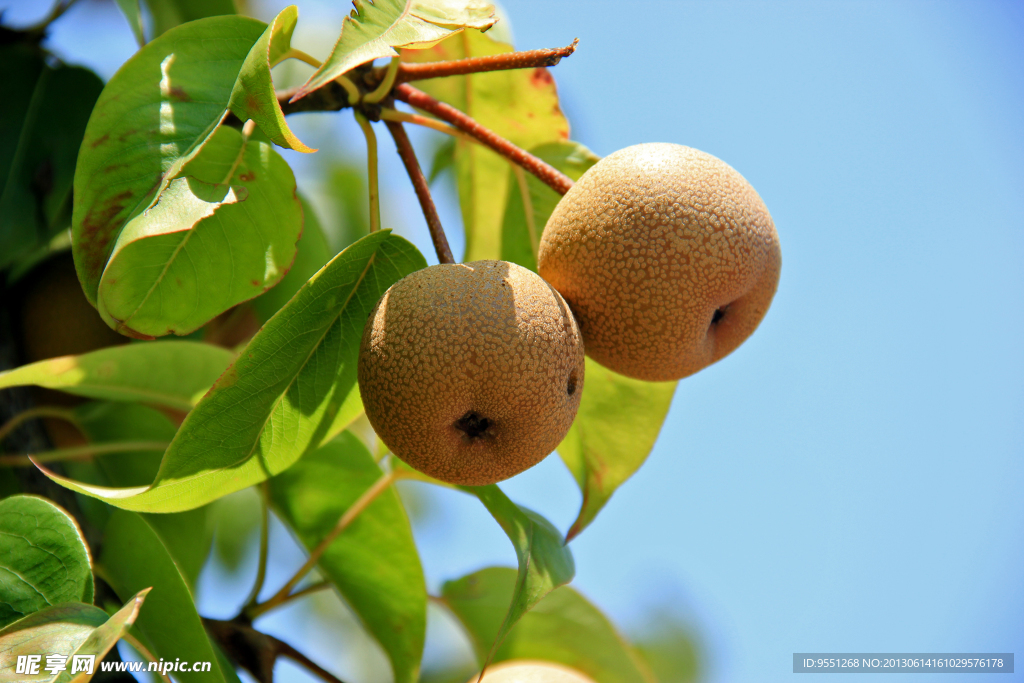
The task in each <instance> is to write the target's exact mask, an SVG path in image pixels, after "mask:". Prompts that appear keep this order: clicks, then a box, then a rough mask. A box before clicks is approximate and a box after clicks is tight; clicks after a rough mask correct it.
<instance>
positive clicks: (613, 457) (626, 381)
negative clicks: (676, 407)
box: [558, 358, 676, 541]
mask: <svg viewBox="0 0 1024 683" xmlns="http://www.w3.org/2000/svg"><path fill="white" fill-rule="evenodd" d="M586 377H587V381H586V383H585V384H584V385H583V396H582V397H581V398H580V408H579V411H578V412H577V413H576V421H575V422H573V424H572V427H570V428H569V433H568V434H566V436H565V439H564V440H563V441H562V443H561V444H559V446H558V454H559V455H560V456H561V457H562V460H563V461H564V462H565V464H566V465H567V466H568V467H569V471H570V472H572V475H573V477H575V479H576V483H577V484H578V485H579V487H580V491H581V492H582V493H583V504H582V505H581V507H580V514H579V516H578V517H577V518H576V521H575V522H573V525H572V527H571V528H570V529H569V533H568V534H566V538H567V539H568V540H570V541H571V540H572V539H573V538H575V537H576V536H578V535H579V534H580V532H582V531H583V530H584V529H585V528H587V526H588V525H589V524H590V523H591V522H593V521H594V518H595V517H597V513H598V512H600V511H601V508H603V507H604V506H605V503H607V502H608V499H609V498H611V497H612V494H613V493H615V489H617V488H619V486H621V485H622V484H623V483H624V482H625V481H626V480H627V479H629V478H630V477H631V476H633V473H634V472H636V471H637V470H638V469H640V466H641V465H643V464H644V461H645V460H646V459H647V456H648V455H650V453H651V449H652V448H654V442H655V441H657V439H658V432H660V431H661V425H662V423H663V422H664V421H665V416H666V415H667V414H668V408H669V405H671V403H672V396H673V395H674V394H675V390H676V382H642V381H640V380H638V379H630V378H629V377H623V376H622V375H619V374H617V373H615V372H612V371H611V370H609V369H607V368H605V367H603V366H601V365H598V364H597V363H595V362H594V361H592V360H590V358H587V367H586Z"/></svg>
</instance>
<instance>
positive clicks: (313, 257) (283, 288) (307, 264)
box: [252, 195, 334, 324]
mask: <svg viewBox="0 0 1024 683" xmlns="http://www.w3.org/2000/svg"><path fill="white" fill-rule="evenodd" d="M299 199H300V200H301V202H302V214H303V217H304V221H303V222H304V225H303V227H302V237H300V238H299V241H298V243H297V244H296V245H295V246H296V252H295V261H294V262H293V263H292V267H291V270H289V271H288V274H287V275H285V276H284V277H283V278H281V281H280V282H278V283H277V285H275V286H274V288H273V289H271V290H270V291H268V292H266V293H265V294H263V295H261V296H259V297H257V298H255V299H253V301H252V308H253V310H254V311H255V312H256V317H257V318H258V319H259V321H260V323H261V324H262V323H265V322H267V321H268V320H270V318H271V317H273V315H274V314H275V313H277V312H278V311H279V310H280V309H281V307H282V306H284V305H285V304H286V303H288V301H289V300H291V298H292V297H293V296H295V293H296V292H297V291H299V290H300V289H301V288H302V285H304V284H306V281H307V280H309V278H311V277H313V275H314V274H315V273H316V271H318V270H320V269H321V268H322V267H323V266H324V264H325V263H327V262H328V261H330V260H331V257H332V256H333V255H334V253H333V252H332V251H331V249H330V247H328V246H327V238H326V237H325V236H324V231H323V228H322V227H321V224H320V219H319V218H317V215H316V211H314V210H313V206H312V205H311V204H310V203H309V202H308V201H306V199H305V198H304V197H303V196H302V195H299Z"/></svg>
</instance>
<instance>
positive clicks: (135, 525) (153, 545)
mask: <svg viewBox="0 0 1024 683" xmlns="http://www.w3.org/2000/svg"><path fill="white" fill-rule="evenodd" d="M99 564H100V566H101V567H102V568H103V572H104V574H103V576H104V578H105V579H107V581H108V583H110V587H111V588H113V589H114V592H116V593H117V595H118V596H119V597H120V598H121V599H122V600H127V598H126V596H131V595H133V594H135V593H138V592H139V591H142V590H144V589H146V588H149V587H152V588H153V592H152V593H151V594H150V595H149V596H148V597H147V598H146V609H145V610H143V611H142V612H141V613H140V614H139V616H138V619H137V620H136V622H135V626H136V628H138V629H139V631H140V632H141V633H142V635H143V636H144V637H145V639H146V642H147V643H148V644H149V646H150V648H151V649H152V652H153V654H154V655H156V656H157V657H161V658H163V659H170V660H174V659H175V658H179V657H180V658H181V659H182V660H185V661H193V662H213V666H212V667H211V670H210V671H208V672H199V671H179V672H176V673H175V678H177V679H178V680H179V681H181V682H182V683H223V681H224V676H223V674H222V673H221V670H220V665H219V663H218V662H217V656H216V654H215V653H214V649H213V645H212V644H211V643H210V639H209V637H207V635H206V631H205V629H204V628H203V623H202V621H201V620H200V618H199V614H198V613H197V612H196V607H195V603H194V601H193V598H192V594H191V593H190V592H189V589H188V585H187V584H186V583H185V578H184V577H183V576H182V575H181V571H180V570H179V569H178V566H177V565H176V564H175V562H174V559H173V558H172V557H171V554H170V553H169V552H168V550H167V547H166V546H165V545H164V544H163V542H162V541H161V540H160V536H159V535H158V534H157V533H156V531H154V530H153V527H152V526H150V525H149V523H147V522H146V520H144V519H143V518H142V516H140V515H137V514H135V513H133V512H128V511H125V510H117V511H115V512H114V514H113V515H111V517H110V521H109V522H108V523H107V527H106V530H105V533H104V537H103V551H102V553H101V554H100V561H99Z"/></svg>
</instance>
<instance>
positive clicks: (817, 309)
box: [8, 0, 1024, 683]
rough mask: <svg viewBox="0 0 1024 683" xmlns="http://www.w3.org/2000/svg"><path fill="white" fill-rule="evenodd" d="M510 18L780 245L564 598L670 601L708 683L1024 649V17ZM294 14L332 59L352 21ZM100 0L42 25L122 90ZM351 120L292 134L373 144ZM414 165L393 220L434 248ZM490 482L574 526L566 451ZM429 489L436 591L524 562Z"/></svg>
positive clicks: (575, 87)
mask: <svg viewBox="0 0 1024 683" xmlns="http://www.w3.org/2000/svg"><path fill="white" fill-rule="evenodd" d="M34 4H35V3H20V4H16V5H14V6H12V8H11V13H10V15H9V19H8V20H13V19H15V18H17V17H19V16H26V17H27V16H30V15H32V13H33V7H32V5H34ZM504 4H505V7H506V9H507V11H508V14H509V16H510V17H511V23H512V25H513V30H514V34H515V37H516V42H517V46H518V47H520V48H523V49H529V48H536V47H549V46H555V45H564V44H567V43H569V42H570V41H571V40H572V39H573V38H575V37H579V38H580V46H579V49H578V51H577V52H576V54H575V55H573V56H572V57H571V58H569V59H566V60H563V62H562V63H561V64H560V65H559V66H558V67H556V69H555V70H554V73H555V77H556V80H557V82H558V85H559V88H560V93H561V96H562V99H563V104H564V108H565V110H566V112H567V114H568V115H569V117H570V121H571V122H572V124H573V131H574V134H573V137H574V138H575V139H578V140H580V141H581V142H583V143H585V144H586V145H588V146H589V147H590V148H591V149H593V150H594V151H595V152H597V153H598V154H601V155H606V154H608V153H611V152H613V151H615V150H616V149H620V148H622V147H626V146H628V145H632V144H636V143H640V142H653V141H657V142H675V143H680V144H685V145H690V146H693V147H697V148H699V149H702V150H704V151H706V152H709V153H711V154H714V155H715V156H718V157H720V158H721V159H723V160H725V161H726V162H728V163H729V164H731V165H732V166H733V167H734V168H736V169H737V170H739V171H740V172H741V173H742V174H744V176H746V178H747V179H748V180H749V181H750V182H751V183H752V184H753V186H754V187H755V188H756V189H757V190H758V192H759V193H760V194H761V196H762V198H763V199H764V201H765V203H766V204H767V206H768V208H769V210H770V211H771V213H772V216H773V218H774V220H775V223H776V226H777V228H778V232H779V235H780V239H781V242H782V250H783V269H782V279H781V283H780V286H779V290H778V294H777V295H776V298H775V302H774V303H773V305H772V309H771V311H770V312H769V314H768V316H767V318H766V319H765V321H764V323H763V324H762V325H761V327H760V329H759V330H758V331H757V333H756V334H755V335H754V336H753V337H752V338H751V339H750V340H748V341H747V342H746V343H745V344H744V345H743V346H742V347H741V348H740V349H739V350H737V351H736V352H735V353H734V354H732V355H731V356H730V357H728V358H726V359H724V360H723V361H721V362H720V363H718V364H717V365H715V366H713V367H711V368H708V369H707V370H704V371H702V372H701V373H699V374H697V375H695V376H693V377H690V378H688V379H686V380H684V381H683V382H681V383H680V385H679V389H678V391H677V393H676V397H675V400H674V403H673V406H672V410H671V412H670V414H669V417H668V420H667V421H666V424H665V427H664V430H663V432H662V434H661V437H660V438H659V441H658V443H657V445H656V447H655V449H654V452H653V453H652V455H651V457H650V459H649V460H648V462H647V463H646V464H645V465H644V467H643V468H642V469H641V470H640V472H639V473H638V474H637V475H636V476H635V477H634V478H633V479H632V480H630V481H629V482H628V483H627V484H626V486H625V487H623V488H622V489H621V490H620V491H619V492H617V493H616V495H615V497H614V498H613V499H612V501H611V503H610V504H609V505H608V507H607V508H606V509H605V510H604V512H603V513H602V514H601V516H600V517H599V518H598V520H597V522H596V523H595V524H594V525H593V526H592V527H591V528H590V529H588V530H587V531H586V532H585V533H584V534H583V535H582V536H581V537H580V538H579V539H578V540H576V541H574V543H573V546H572V547H573V551H574V554H575V557H576V563H577V568H578V573H577V578H576V580H575V584H574V585H575V586H576V587H577V588H578V589H579V590H581V591H583V592H584V593H585V594H586V595H587V596H588V597H590V598H591V599H592V600H593V601H594V602H596V603H597V604H598V605H600V606H601V607H602V608H604V609H605V610H606V611H607V612H608V613H609V614H610V615H611V616H612V617H613V618H614V619H615V620H617V621H618V622H620V623H622V624H624V625H626V626H627V627H635V626H637V625H638V623H639V621H641V620H642V619H643V618H644V616H645V615H646V614H648V613H649V610H650V608H651V607H652V606H657V605H659V604H662V603H663V602H665V601H666V600H667V601H669V602H670V603H671V604H674V605H675V606H676V609H678V610H679V611H680V612H681V613H682V614H683V615H685V618H686V619H687V620H688V621H690V622H691V623H692V624H693V625H694V627H695V628H696V630H697V632H698V633H699V636H700V639H701V641H702V643H703V645H704V648H705V651H706V656H707V660H708V661H707V665H708V677H707V679H708V680H710V681H716V682H717V681H751V680H756V681H781V680H789V679H790V678H792V677H793V674H792V673H791V660H792V653H793V652H806V651H817V652H823V651H824V652H835V651H838V652H870V651H880V652H972V651H973V652H1014V651H1016V652H1018V653H1024V620H1022V619H1021V614H1022V613H1024V581H1022V576H1024V495H1022V491H1024V457H1022V456H1024V352H1022V350H1024V162H1022V159H1024V126H1022V125H1021V120H1022V119H1021V116H1022V112H1024V76H1022V71H1021V65H1022V64H1024V4H1022V3H1020V2H983V1H980V0H978V1H974V2H940V1H935V2H896V1H888V2H869V1H867V0H864V1H858V2H840V1H836V2H828V3H822V2H714V3H690V2H682V1H671V2H668V1H666V2H646V1H643V2H641V1H639V0H635V1H634V2H629V3H625V2H602V1H597V0H590V1H589V2H582V1H578V2H577V1H572V2H570V1H561V2H553V1H548V2H541V1H540V0H537V1H532V0H515V1H513V0H508V1H507V2H505V3H504ZM299 6H300V11H301V12H302V13H301V14H300V20H299V31H298V32H297V38H296V40H295V43H296V44H298V45H299V46H300V47H303V46H304V43H303V42H302V41H303V37H306V39H307V40H308V41H309V44H310V45H316V46H317V47H315V48H312V49H308V51H310V52H311V53H313V54H317V55H319V56H322V54H321V52H323V53H325V52H326V50H327V49H329V44H328V45H327V46H326V47H323V43H324V42H325V41H326V42H327V43H329V42H330V41H331V39H332V37H333V36H331V35H330V34H331V32H332V31H336V26H337V22H338V21H340V17H341V14H342V13H343V12H344V11H346V8H347V5H346V3H341V2H338V3H314V4H311V5H308V6H307V5H306V4H304V3H301V2H300V3H299ZM255 7H256V8H257V10H258V11H259V13H260V14H261V15H262V16H263V18H268V17H269V16H272V14H273V12H274V10H275V9H276V5H274V6H272V3H269V2H263V3H257V4H256V5H255ZM38 11H39V10H37V12H36V13H38ZM109 11H113V5H112V4H111V5H109V6H108V7H107V9H105V10H104V9H102V8H99V9H97V8H95V7H93V6H92V5H91V3H89V2H86V1H84V0H83V4H82V6H81V7H79V8H76V9H75V10H73V11H72V13H71V14H70V15H69V17H68V18H67V21H66V23H65V25H64V26H62V27H60V28H59V29H58V31H57V32H56V34H55V36H54V45H55V47H56V48H57V49H60V50H63V51H64V53H65V54H67V55H68V56H69V59H70V60H71V61H78V62H84V63H87V64H92V65H94V66H95V67H96V68H97V69H99V70H100V72H101V73H102V74H103V75H104V76H105V77H107V76H109V75H110V73H112V70H113V69H114V68H116V66H117V65H118V64H119V63H120V62H121V61H123V60H124V59H125V58H126V57H127V56H128V55H130V53H131V51H132V49H133V44H132V40H131V36H130V34H129V32H128V30H127V27H126V26H121V25H116V26H115V25H114V24H109V25H108V24H105V23H102V22H100V21H98V20H97V21H95V22H93V20H92V19H90V18H89V15H91V14H94V13H95V14H99V15H103V14H104V13H106V12H109ZM304 20H305V21H307V22H308V24H306V25H304V23H303V22H304ZM76 22H77V23H76ZM331 22H334V23H333V24H332V23H331ZM111 27H113V28H116V31H115V30H113V28H111ZM104 31H105V32H107V33H103V32H104ZM304 32H305V33H304ZM335 35H336V34H335ZM344 118H346V121H345V122H344V123H336V122H334V121H333V120H331V121H328V122H326V123H325V122H324V121H323V120H321V119H317V120H316V121H311V122H307V123H302V124H301V125H302V126H306V129H305V131H302V130H300V137H301V136H302V135H303V132H305V134H307V135H309V136H311V137H313V138H315V139H316V141H317V142H319V143H321V144H324V145H325V146H326V145H328V144H333V145H337V146H340V147H342V148H343V149H345V150H348V152H349V153H351V154H353V155H355V154H361V150H362V146H361V145H362V142H361V139H360V138H355V137H353V136H354V132H353V129H352V127H351V125H350V124H349V123H348V122H347V118H348V117H344ZM297 127H298V126H297ZM304 139H305V138H304ZM418 140H419V141H421V142H427V143H428V144H429V143H430V141H428V140H426V138H425V137H423V136H420V137H419V138H418ZM431 140H432V139H431ZM388 156H389V155H388V154H385V157H388ZM289 158H290V159H291V158H292V157H289ZM397 164H398V162H397V158H396V159H395V160H393V161H389V160H387V159H385V161H384V167H383V168H382V173H383V174H385V178H387V177H389V176H391V175H392V171H394V174H393V176H394V178H395V179H397V180H388V181H386V182H385V183H384V186H383V192H384V193H385V196H387V195H388V194H389V193H391V196H392V197H393V198H394V201H392V202H387V203H386V204H385V217H384V222H385V224H389V223H390V224H393V225H396V227H398V229H399V231H400V232H402V233H403V234H407V235H409V236H410V237H411V238H412V239H414V240H415V241H416V242H417V243H418V244H419V245H421V248H422V249H423V250H424V251H425V253H426V252H427V250H428V249H429V242H428V240H427V237H426V231H425V228H424V226H423V220H422V218H421V217H420V216H418V215H417V212H416V210H415V203H414V200H413V199H412V198H411V191H410V190H409V189H408V184H407V183H406V182H405V179H404V177H403V176H401V175H399V173H400V171H399V170H398V168H399V167H398V165H397ZM296 166H297V169H298V171H299V176H300V182H302V180H301V179H303V178H304V179H305V181H306V182H308V183H311V184H315V182H316V179H315V178H314V177H312V175H311V174H312V173H313V171H312V170H307V171H305V173H306V175H305V176H304V175H303V173H304V171H303V170H302V167H301V166H300V165H299V162H298V161H297V160H296ZM441 200H442V201H441V204H442V206H441V211H442V218H443V220H444V221H445V224H446V225H448V226H457V225H458V217H457V210H456V208H455V206H454V204H453V203H452V201H451V198H450V197H449V198H446V197H443V196H442V197H441ZM456 232H457V230H455V229H452V228H449V234H450V235H452V234H453V233H456ZM453 243H455V244H454V246H455V247H456V249H458V248H459V247H460V246H461V245H460V244H459V243H460V240H459V239H453ZM503 486H504V488H505V490H506V491H507V492H508V493H509V495H511V496H512V497H513V498H514V499H515V500H517V501H518V502H520V503H523V504H525V505H528V506H530V507H533V508H535V509H537V510H539V511H541V512H543V513H544V514H546V515H547V516H548V517H549V518H550V519H552V520H553V521H554V522H555V523H556V524H557V525H558V526H559V527H560V528H562V529H563V530H564V529H565V528H566V527H567V526H568V525H569V523H570V522H571V521H572V519H573V518H574V516H575V512H576V509H577V506H578V504H579V495H578V493H577V491H576V490H575V487H574V484H573V482H572V480H571V478H570V476H569V475H568V473H567V472H566V471H565V468H564V467H563V466H562V465H561V463H560V462H559V461H558V460H557V458H549V459H548V460H547V461H545V462H544V463H543V464H541V465H540V466H538V467H536V468H534V469H533V470H530V471H528V472H527V473H525V474H523V475H520V476H519V477H517V478H515V479H514V480H512V481H510V482H508V483H507V484H506V485H503ZM427 495H428V496H429V497H430V500H431V502H433V503H435V504H436V506H437V512H436V513H435V514H434V515H432V516H431V517H428V518H426V519H425V520H424V521H423V523H422V524H421V525H419V526H418V528H417V534H418V536H419V539H420V541H421V550H422V554H423V561H424V564H425V567H426V570H427V573H428V581H429V582H430V585H431V586H432V587H434V588H436V587H437V586H438V585H439V584H440V583H441V582H442V581H443V580H445V579H447V578H453V577H456V576H459V575H461V574H463V573H466V572H469V571H473V570H475V569H477V568H479V567H481V566H485V565H488V564H494V563H501V564H513V563H514V561H515V558H514V555H513V553H512V550H511V547H510V546H509V545H508V542H507V539H505V538H504V536H503V534H502V533H501V531H500V529H499V528H498V527H497V525H495V524H494V522H493V521H492V520H491V519H490V518H489V517H488V516H487V515H486V514H485V513H484V511H483V510H482V508H480V506H479V503H477V502H474V501H473V500H471V499H469V498H468V497H464V496H459V495H457V494H449V493H447V492H443V493H429V494H427ZM286 562H287V561H286V560H281V563H286ZM281 571H282V572H283V571H284V570H283V569H282V570H281ZM282 580H283V579H282ZM209 581H210V584H209V585H210V586H213V585H217V584H216V578H215V577H214V578H210V579H209ZM214 592H215V591H212V590H210V589H207V590H206V591H205V592H204V595H205V596H209V595H212V594H213V593H214ZM243 592H244V591H243ZM666 596H667V597H666ZM205 599H209V600H213V599H212V598H208V597H207V598H205ZM211 604H212V603H211ZM279 628H281V629H287V628H288V626H287V621H282V622H281V624H280V626H279ZM339 666H342V668H343V665H339ZM339 670H341V669H339ZM934 677H935V676H934V675H933V676H929V675H915V676H914V677H913V678H912V680H914V681H920V682H921V683H924V682H925V681H928V680H930V679H931V678H934ZM819 678H822V677H820V676H817V675H803V676H801V677H800V678H799V680H800V681H806V682H807V683H813V681H815V680H818V679H819ZM895 678H897V679H898V678H899V676H895ZM969 679H970V677H958V678H957V680H969ZM1011 679H1012V680H1017V679H1021V680H1024V675H1022V674H1015V675H1014V676H1008V677H1007V676H1004V677H1001V678H1000V680H1011ZM353 680H356V679H353ZM366 680H370V679H366ZM887 680H892V679H887ZM942 680H947V679H945V678H944V679H942ZM982 680H987V679H982Z"/></svg>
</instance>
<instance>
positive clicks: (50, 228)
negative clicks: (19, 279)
mask: <svg viewBox="0 0 1024 683" xmlns="http://www.w3.org/2000/svg"><path fill="white" fill-rule="evenodd" d="M0 63H2V64H3V65H4V94H3V97H2V98H0V131H2V135H0V269H4V268H7V267H8V266H10V265H11V264H12V263H14V262H15V261H17V260H19V259H20V258H22V257H26V256H29V255H30V254H31V253H32V252H33V251H36V250H39V249H42V248H44V247H45V246H46V245H47V244H48V243H49V241H50V239H51V238H53V237H54V236H55V235H56V234H57V233H59V232H60V231H61V230H63V229H65V228H67V227H68V225H70V223H71V185H72V180H73V178H74V173H75V161H76V159H77V157H78V148H79V147H80V146H81V144H82V135H83V134H84V132H85V127H86V122H87V121H88V120H89V112H90V111H92V107H93V104H94V103H95V102H96V98H97V97H99V94H100V91H101V90H102V89H103V81H101V80H100V79H99V77H98V76H96V74H94V73H93V72H91V71H89V70H88V69H83V68H81V67H73V66H66V65H63V64H61V65H59V66H56V67H52V66H49V65H48V64H46V62H45V60H44V53H43V52H42V51H40V50H38V49H36V48H34V47H31V46H28V45H7V46H4V47H2V48H0Z"/></svg>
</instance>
